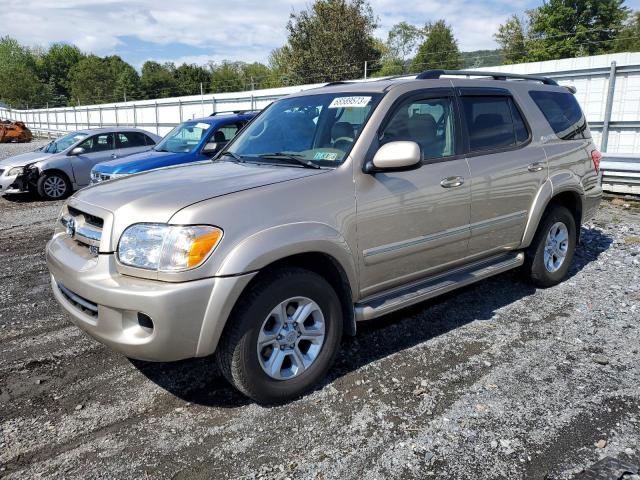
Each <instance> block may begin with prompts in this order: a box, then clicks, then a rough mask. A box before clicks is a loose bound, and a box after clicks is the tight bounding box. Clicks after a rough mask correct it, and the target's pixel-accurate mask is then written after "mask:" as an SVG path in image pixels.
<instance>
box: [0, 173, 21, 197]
mask: <svg viewBox="0 0 640 480" xmlns="http://www.w3.org/2000/svg"><path fill="white" fill-rule="evenodd" d="M17 179H18V175H12V176H7V175H3V176H0V195H4V194H8V193H20V192H24V191H26V190H23V189H21V188H15V187H12V185H13V184H14V183H15V182H16V180H17Z"/></svg>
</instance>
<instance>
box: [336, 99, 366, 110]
mask: <svg viewBox="0 0 640 480" xmlns="http://www.w3.org/2000/svg"><path fill="white" fill-rule="evenodd" d="M370 101H371V97H338V98H334V99H333V101H332V102H331V104H330V105H329V108H364V107H366V106H367V105H369V102H370Z"/></svg>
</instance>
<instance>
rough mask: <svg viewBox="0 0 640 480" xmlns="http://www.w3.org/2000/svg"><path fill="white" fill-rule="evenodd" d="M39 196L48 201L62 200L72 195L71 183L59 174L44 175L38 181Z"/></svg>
mask: <svg viewBox="0 0 640 480" xmlns="http://www.w3.org/2000/svg"><path fill="white" fill-rule="evenodd" d="M37 188H38V195H40V196H41V197H42V198H44V199H46V200H60V199H62V198H66V197H68V196H69V195H70V194H71V182H70V181H69V179H68V178H67V177H66V175H64V174H62V173H57V172H51V173H43V174H42V175H41V176H40V178H39V179H38V185H37Z"/></svg>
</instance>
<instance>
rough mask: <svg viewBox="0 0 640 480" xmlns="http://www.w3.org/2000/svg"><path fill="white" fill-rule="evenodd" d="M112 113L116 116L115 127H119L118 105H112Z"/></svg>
mask: <svg viewBox="0 0 640 480" xmlns="http://www.w3.org/2000/svg"><path fill="white" fill-rule="evenodd" d="M113 113H115V115H116V127H119V126H120V125H118V105H117V104H115V103H114V104H113Z"/></svg>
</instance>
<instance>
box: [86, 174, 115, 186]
mask: <svg viewBox="0 0 640 480" xmlns="http://www.w3.org/2000/svg"><path fill="white" fill-rule="evenodd" d="M107 180H111V175H109V174H108V173H100V172H91V183H92V184H96V183H100V182H105V181H107Z"/></svg>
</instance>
